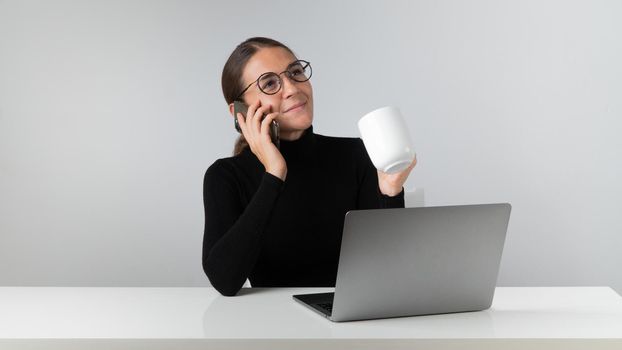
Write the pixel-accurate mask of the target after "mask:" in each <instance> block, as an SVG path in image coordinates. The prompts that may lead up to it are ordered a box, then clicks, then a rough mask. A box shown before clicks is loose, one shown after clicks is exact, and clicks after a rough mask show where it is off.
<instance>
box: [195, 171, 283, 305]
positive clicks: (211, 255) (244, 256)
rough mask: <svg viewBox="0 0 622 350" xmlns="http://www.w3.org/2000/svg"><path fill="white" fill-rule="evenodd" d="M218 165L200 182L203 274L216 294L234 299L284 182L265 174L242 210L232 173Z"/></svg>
mask: <svg viewBox="0 0 622 350" xmlns="http://www.w3.org/2000/svg"><path fill="white" fill-rule="evenodd" d="M217 163H218V162H217ZM217 163H214V165H212V166H211V167H210V168H209V169H208V170H207V171H206V173H205V178H204V181H203V203H204V207H205V232H204V236H203V271H205V274H206V275H207V277H208V278H209V280H210V282H211V284H212V286H213V287H214V288H216V290H218V292H220V293H221V294H222V295H225V296H234V295H236V294H237V293H238V291H239V290H240V288H242V285H243V284H244V282H245V281H246V279H247V278H248V275H249V274H250V273H251V271H252V269H253V267H254V266H255V263H256V261H257V258H258V256H259V252H260V249H261V244H262V238H263V233H264V230H265V227H266V224H267V222H268V219H269V218H270V215H271V212H272V208H273V207H274V204H275V203H276V200H277V198H278V196H279V194H280V192H281V189H282V187H283V181H282V180H281V179H279V178H278V177H276V176H274V175H272V174H270V173H264V175H263V178H262V180H261V183H260V185H259V188H258V189H257V192H255V194H254V196H253V197H252V198H251V200H250V202H249V203H248V205H247V206H246V208H244V207H243V205H242V203H241V200H240V195H239V193H238V189H237V187H236V186H235V183H234V182H233V181H234V177H233V173H228V171H227V169H226V167H222V166H218V165H217Z"/></svg>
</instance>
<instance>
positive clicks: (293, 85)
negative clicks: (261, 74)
mask: <svg viewBox="0 0 622 350" xmlns="http://www.w3.org/2000/svg"><path fill="white" fill-rule="evenodd" d="M282 79H283V98H288V97H289V96H291V95H294V94H295V93H297V92H298V91H300V89H299V88H298V86H297V84H300V83H298V82H296V81H294V80H293V79H291V78H290V77H289V76H288V75H287V74H283V78H282Z"/></svg>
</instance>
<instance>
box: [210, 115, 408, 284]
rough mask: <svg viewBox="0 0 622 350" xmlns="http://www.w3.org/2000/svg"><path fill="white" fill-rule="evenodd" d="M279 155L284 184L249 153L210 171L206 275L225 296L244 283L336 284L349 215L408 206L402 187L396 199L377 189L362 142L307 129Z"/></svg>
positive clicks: (221, 161) (220, 161)
mask: <svg viewBox="0 0 622 350" xmlns="http://www.w3.org/2000/svg"><path fill="white" fill-rule="evenodd" d="M280 150H281V153H282V154H283V157H284V158H285V161H286V163H287V177H286V179H285V181H282V180H281V179H279V178H278V177H276V176H273V175H272V174H270V173H267V172H266V171H265V168H264V166H263V165H262V164H261V163H260V162H259V160H258V159H257V157H255V155H254V154H253V153H252V152H251V150H250V149H249V148H246V149H245V150H244V151H242V153H240V154H239V155H237V156H234V157H229V158H223V159H218V160H217V161H216V162H214V164H212V165H211V166H210V167H209V168H208V169H207V171H206V173H205V178H204V182H203V202H204V206H205V232H204V236H203V270H204V271H205V274H206V275H207V277H208V278H209V280H210V282H211V283H212V286H213V287H214V288H216V290H218V291H219V292H220V293H221V294H223V295H226V296H233V295H236V294H237V292H238V291H239V290H240V288H241V287H242V285H243V284H244V282H245V281H246V279H247V278H248V279H249V280H250V283H251V286H252V287H334V286H335V280H336V277H337V263H338V261H339V250H340V248H341V234H342V230H343V221H344V215H345V214H346V212H347V211H349V210H353V209H374V208H403V207H404V191H403V189H402V192H401V193H400V194H398V195H397V196H395V197H389V196H386V195H383V194H382V193H381V192H380V189H379V187H378V175H377V173H376V168H374V166H373V164H372V163H371V160H370V159H369V156H368V155H367V151H366V150H365V147H364V145H363V142H362V140H361V139H359V138H343V137H329V136H322V135H318V134H315V133H313V127H310V128H309V129H307V130H306V131H305V133H304V134H303V135H302V137H300V138H299V139H298V140H295V141H287V140H281V148H280ZM378 234H381V232H379V233H378Z"/></svg>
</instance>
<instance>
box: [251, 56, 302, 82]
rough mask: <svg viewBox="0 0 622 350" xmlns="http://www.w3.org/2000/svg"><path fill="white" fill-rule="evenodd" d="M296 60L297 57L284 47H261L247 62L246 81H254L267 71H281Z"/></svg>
mask: <svg viewBox="0 0 622 350" xmlns="http://www.w3.org/2000/svg"><path fill="white" fill-rule="evenodd" d="M295 60H296V57H294V55H292V54H291V53H290V52H289V51H287V50H286V49H284V48H282V47H265V48H261V49H259V51H257V52H256V53H255V54H254V55H253V57H251V58H250V60H248V63H246V67H244V74H243V76H244V81H245V82H250V81H253V80H255V79H257V78H258V77H259V76H260V75H261V74H263V73H266V72H275V73H280V72H282V71H284V70H285V69H286V68H287V66H288V65H289V64H290V63H292V62H294V61H295Z"/></svg>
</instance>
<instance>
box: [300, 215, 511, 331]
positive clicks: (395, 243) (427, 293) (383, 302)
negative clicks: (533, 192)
mask: <svg viewBox="0 0 622 350" xmlns="http://www.w3.org/2000/svg"><path fill="white" fill-rule="evenodd" d="M510 211H511V205H510V204H509V203H499V204H476V205H457V206H443V207H422V208H398V209H371V210H353V211H349V212H348V213H347V214H346V216H345V223H344V229H343V238H342V241H341V253H340V256H339V267H338V270H337V281H336V285H335V292H334V293H321V294H302V295H294V296H293V297H294V299H295V300H296V301H298V302H300V303H302V304H303V305H305V306H307V307H309V308H311V309H312V310H314V311H316V312H318V313H319V314H321V315H323V316H325V317H327V318H328V319H330V320H332V321H353V320H365V319H374V318H388V317H402V316H415V315H429V314H441V313H452V312H465V311H479V310H484V309H488V308H489V307H490V305H491V304H492V298H493V295H494V291H495V285H496V282H497V275H498V273H499V263H500V261H501V253H502V250H503V244H504V242H505V235H506V231H507V227H508V222H509V219H510Z"/></svg>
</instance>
